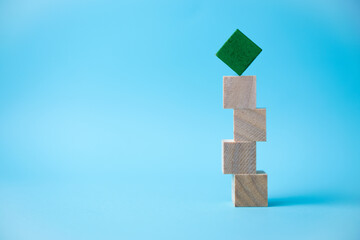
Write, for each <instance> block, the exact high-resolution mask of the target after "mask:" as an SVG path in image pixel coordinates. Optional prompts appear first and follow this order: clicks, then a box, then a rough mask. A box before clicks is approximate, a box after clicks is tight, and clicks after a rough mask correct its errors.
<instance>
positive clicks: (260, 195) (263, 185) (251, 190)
mask: <svg viewBox="0 0 360 240" xmlns="http://www.w3.org/2000/svg"><path fill="white" fill-rule="evenodd" d="M267 186H268V184H267V174H266V173H265V172H264V171H256V174H238V175H233V177H232V200H233V203H234V205H235V207H267V206H268V190H267Z"/></svg>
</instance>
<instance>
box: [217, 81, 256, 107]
mask: <svg viewBox="0 0 360 240" xmlns="http://www.w3.org/2000/svg"><path fill="white" fill-rule="evenodd" d="M223 88H224V89H223V91H224V93H223V94H224V96H223V98H224V108H232V109H243V108H250V109H254V108H256V76H237V77H233V76H224V77H223Z"/></svg>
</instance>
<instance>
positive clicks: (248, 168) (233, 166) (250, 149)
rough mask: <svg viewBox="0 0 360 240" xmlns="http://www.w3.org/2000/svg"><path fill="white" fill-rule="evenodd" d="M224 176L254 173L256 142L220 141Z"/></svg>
mask: <svg viewBox="0 0 360 240" xmlns="http://www.w3.org/2000/svg"><path fill="white" fill-rule="evenodd" d="M222 148H223V149H222V169H223V173H224V174H243V173H247V174H249V173H252V174H255V173H256V142H245V141H244V142H235V141H234V140H223V141H222Z"/></svg>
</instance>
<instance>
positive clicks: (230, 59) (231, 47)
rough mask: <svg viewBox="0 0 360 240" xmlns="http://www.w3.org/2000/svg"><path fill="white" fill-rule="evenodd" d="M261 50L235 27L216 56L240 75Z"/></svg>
mask: <svg viewBox="0 0 360 240" xmlns="http://www.w3.org/2000/svg"><path fill="white" fill-rule="evenodd" d="M261 51H262V50H261V48H260V47H259V46H258V45H256V44H255V43H254V42H253V41H251V40H250V39H249V38H248V37H247V36H245V35H244V34H243V33H242V32H240V31H239V29H236V31H235V32H234V33H233V35H231V37H230V38H229V39H228V40H227V41H226V42H225V44H224V45H223V46H222V47H221V48H220V50H219V51H218V52H217V53H216V56H217V57H218V58H220V59H221V60H222V61H223V62H224V63H225V64H226V65H228V66H229V67H230V68H231V69H232V70H234V71H235V72H236V73H237V74H239V76H240V75H241V74H242V73H243V72H244V71H245V70H246V69H247V68H248V67H249V65H250V64H251V63H252V61H254V59H255V58H256V57H257V56H258V55H259V53H260V52H261Z"/></svg>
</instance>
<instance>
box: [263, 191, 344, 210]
mask: <svg viewBox="0 0 360 240" xmlns="http://www.w3.org/2000/svg"><path fill="white" fill-rule="evenodd" d="M349 202H350V201H349V199H348V198H346V197H344V196H340V195H330V194H329V195H326V194H324V195H315V194H314V195H311V194H309V195H298V196H289V197H281V198H269V207H285V206H296V205H333V204H341V203H349Z"/></svg>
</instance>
